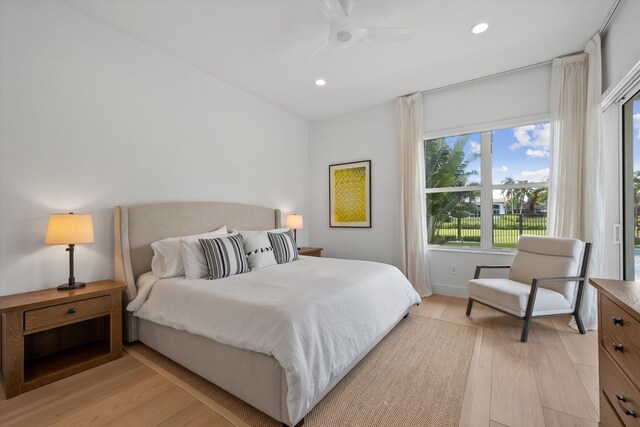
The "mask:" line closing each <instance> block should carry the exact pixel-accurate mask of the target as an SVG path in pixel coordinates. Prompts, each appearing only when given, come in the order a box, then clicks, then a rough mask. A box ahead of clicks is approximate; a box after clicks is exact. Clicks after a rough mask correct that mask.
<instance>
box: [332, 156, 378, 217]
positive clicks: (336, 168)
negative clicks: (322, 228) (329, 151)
mask: <svg viewBox="0 0 640 427" xmlns="http://www.w3.org/2000/svg"><path fill="white" fill-rule="evenodd" d="M329 225H330V226H331V227H353V228H371V160H363V161H361V162H352V163H338V164H335V165H329Z"/></svg>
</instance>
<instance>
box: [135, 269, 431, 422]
mask: <svg viewBox="0 0 640 427" xmlns="http://www.w3.org/2000/svg"><path fill="white" fill-rule="evenodd" d="M138 292H139V293H138V296H137V297H136V299H135V300H133V301H132V302H131V303H130V304H129V305H128V307H127V309H128V310H129V311H135V315H136V316H138V317H140V318H142V319H146V320H149V321H152V322H155V323H158V324H161V325H165V326H170V327H173V328H175V329H181V330H186V331H188V332H190V333H192V334H197V335H202V336H205V337H207V338H210V339H213V340H216V341H218V342H220V343H223V344H228V345H232V346H234V347H238V348H243V349H247V350H253V351H257V352H260V353H265V354H267V355H272V356H273V357H274V358H275V359H276V360H277V361H278V362H279V363H280V365H281V366H282V367H283V368H284V369H285V371H286V378H287V385H288V395H287V406H288V409H289V417H290V419H291V420H298V419H299V418H301V417H302V416H304V415H305V414H306V412H307V411H308V410H309V409H310V405H311V404H312V403H313V402H314V399H315V397H316V396H318V395H319V394H320V393H322V392H323V391H324V389H325V388H326V387H327V385H328V384H329V382H330V381H331V379H332V378H333V377H334V376H335V375H338V374H339V373H340V372H341V371H343V370H344V369H345V368H346V367H347V366H348V365H349V364H350V363H351V362H352V361H353V360H354V359H355V358H356V357H357V356H358V355H359V354H360V353H362V352H363V351H364V350H365V349H366V348H367V347H368V346H369V345H370V344H372V343H373V342H374V341H375V340H376V338H378V337H379V336H380V335H381V334H382V333H383V332H384V331H385V330H387V329H389V328H390V327H391V326H392V325H393V324H394V323H395V322H396V321H397V320H398V319H399V318H400V316H402V314H404V313H405V312H406V311H407V309H408V308H409V307H410V306H411V305H414V304H417V303H419V302H420V297H419V296H418V294H417V293H416V291H415V290H414V289H413V287H412V286H411V284H410V283H409V282H408V281H407V279H406V278H405V277H404V276H403V275H402V273H401V272H400V271H399V270H398V269H397V268H395V267H392V266H390V265H386V264H380V263H374V262H366V261H351V260H339V259H331V258H316V257H301V258H300V260H299V261H294V262H290V263H287V264H279V265H274V266H271V267H267V268H264V269H261V270H256V271H252V272H250V273H246V274H240V275H236V276H231V277H227V278H224V279H219V280H205V279H201V280H186V279H185V278H184V277H173V278H168V279H161V280H158V279H157V278H156V277H155V276H153V275H144V277H143V276H141V277H140V280H139V291H138Z"/></svg>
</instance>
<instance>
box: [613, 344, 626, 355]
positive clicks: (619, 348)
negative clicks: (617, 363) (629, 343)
mask: <svg viewBox="0 0 640 427" xmlns="http://www.w3.org/2000/svg"><path fill="white" fill-rule="evenodd" d="M613 350H614V351H619V352H620V353H624V346H623V345H622V344H616V343H613Z"/></svg>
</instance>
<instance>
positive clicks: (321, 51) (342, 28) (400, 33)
mask: <svg viewBox="0 0 640 427" xmlns="http://www.w3.org/2000/svg"><path fill="white" fill-rule="evenodd" d="M352 8H353V0H324V7H323V14H324V16H325V18H327V20H328V21H329V38H328V39H327V40H325V41H324V42H322V43H321V44H320V45H319V46H318V47H316V48H315V50H314V51H313V52H312V53H311V55H309V57H308V58H307V62H312V61H315V60H317V59H319V58H322V57H324V56H327V55H328V54H329V53H331V52H332V51H333V50H334V49H335V48H336V47H338V46H340V45H343V44H347V43H351V42H354V41H359V42H366V43H394V42H401V41H405V40H409V39H410V38H412V37H413V36H415V35H416V34H417V33H418V30H416V29H415V28H389V27H359V28H358V27H353V26H351V24H350V23H349V20H348V19H347V18H348V17H349V14H350V13H351V9H352Z"/></svg>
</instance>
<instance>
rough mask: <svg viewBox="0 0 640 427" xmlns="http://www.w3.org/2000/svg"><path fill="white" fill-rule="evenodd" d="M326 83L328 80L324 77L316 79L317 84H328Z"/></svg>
mask: <svg viewBox="0 0 640 427" xmlns="http://www.w3.org/2000/svg"><path fill="white" fill-rule="evenodd" d="M326 84H327V82H326V81H324V79H318V80H316V86H324V85H326Z"/></svg>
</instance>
